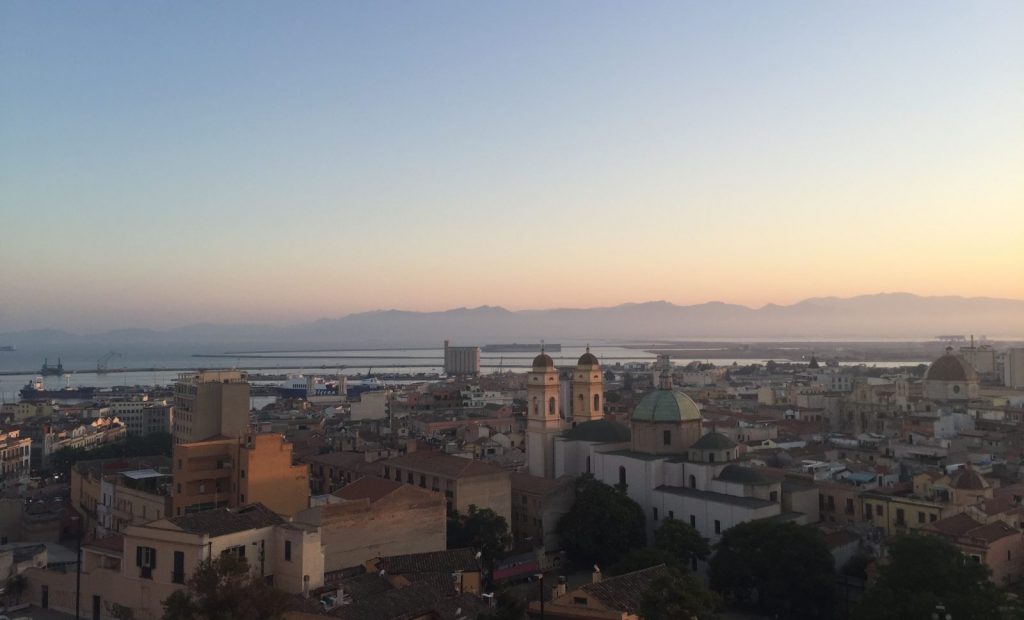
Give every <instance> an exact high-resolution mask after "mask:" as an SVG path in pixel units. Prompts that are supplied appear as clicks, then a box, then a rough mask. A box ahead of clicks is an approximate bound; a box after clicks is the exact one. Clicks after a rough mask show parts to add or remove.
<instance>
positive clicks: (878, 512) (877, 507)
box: [875, 504, 882, 517]
mask: <svg viewBox="0 0 1024 620" xmlns="http://www.w3.org/2000/svg"><path fill="white" fill-rule="evenodd" d="M875 514H876V515H877V516H879V517H880V516H882V505H881V504H876V505H875Z"/></svg>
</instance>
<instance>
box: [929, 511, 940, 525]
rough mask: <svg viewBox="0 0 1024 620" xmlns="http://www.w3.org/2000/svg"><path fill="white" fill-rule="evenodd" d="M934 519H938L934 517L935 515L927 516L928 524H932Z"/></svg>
mask: <svg viewBox="0 0 1024 620" xmlns="http://www.w3.org/2000/svg"><path fill="white" fill-rule="evenodd" d="M936 519H938V517H937V516H935V513H932V514H930V515H928V523H934V522H935V521H936Z"/></svg>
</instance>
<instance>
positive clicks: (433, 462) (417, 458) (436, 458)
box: [384, 451, 506, 478]
mask: <svg viewBox="0 0 1024 620" xmlns="http://www.w3.org/2000/svg"><path fill="white" fill-rule="evenodd" d="M384 463H385V464H387V465H390V466H391V467H401V468H406V467H407V468H409V469H414V470H416V471H422V472H426V473H429V474H435V475H438V476H444V477H446V478H473V477H475V476H493V475H494V474H501V473H506V470H504V469H502V468H501V467H496V466H494V465H489V464H487V463H484V462H481V461H477V460H474V459H464V458H461V457H458V456H451V455H450V454H445V453H444V452H426V451H416V452H410V453H408V454H403V455H402V456H398V457H395V458H393V459H389V460H387V461H384Z"/></svg>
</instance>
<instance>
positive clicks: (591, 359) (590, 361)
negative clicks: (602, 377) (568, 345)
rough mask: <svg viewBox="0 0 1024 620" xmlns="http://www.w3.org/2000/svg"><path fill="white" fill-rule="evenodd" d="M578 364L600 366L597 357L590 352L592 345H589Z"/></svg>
mask: <svg viewBox="0 0 1024 620" xmlns="http://www.w3.org/2000/svg"><path fill="white" fill-rule="evenodd" d="M576 365H577V366H599V365H600V364H599V363H598V361H597V357H596V356H595V355H594V354H593V353H591V352H590V347H587V352H586V353H584V354H583V355H581V356H580V359H579V361H578V362H576Z"/></svg>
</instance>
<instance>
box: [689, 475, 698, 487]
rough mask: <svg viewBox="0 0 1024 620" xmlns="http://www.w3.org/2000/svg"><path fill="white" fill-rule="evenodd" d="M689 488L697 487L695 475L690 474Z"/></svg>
mask: <svg viewBox="0 0 1024 620" xmlns="http://www.w3.org/2000/svg"><path fill="white" fill-rule="evenodd" d="M690 488H691V489H696V488H697V476H694V475H693V474H690Z"/></svg>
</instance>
